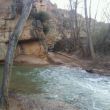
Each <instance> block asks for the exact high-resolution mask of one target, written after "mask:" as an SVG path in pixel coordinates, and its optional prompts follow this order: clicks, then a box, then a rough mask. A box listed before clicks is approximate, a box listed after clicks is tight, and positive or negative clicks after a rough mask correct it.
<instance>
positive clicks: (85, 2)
mask: <svg viewBox="0 0 110 110" xmlns="http://www.w3.org/2000/svg"><path fill="white" fill-rule="evenodd" d="M90 5H91V4H90ZM84 7H85V20H86V31H87V36H88V46H89V50H90V55H91V57H92V59H95V52H94V47H93V42H92V38H91V31H90V30H91V29H90V20H89V18H88V13H87V12H88V11H87V0H84Z"/></svg>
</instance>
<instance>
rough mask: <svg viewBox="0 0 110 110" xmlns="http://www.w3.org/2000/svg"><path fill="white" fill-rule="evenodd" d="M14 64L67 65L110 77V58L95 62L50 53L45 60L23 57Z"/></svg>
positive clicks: (58, 53) (35, 65) (65, 54)
mask: <svg viewBox="0 0 110 110" xmlns="http://www.w3.org/2000/svg"><path fill="white" fill-rule="evenodd" d="M2 64H3V62H2ZM14 64H15V65H21V66H24V65H25V66H32V67H42V66H49V65H57V66H58V65H62V66H65V65H66V66H71V67H80V68H82V69H84V70H86V71H87V72H89V73H97V74H100V75H107V76H110V57H105V58H103V57H100V58H99V57H98V58H96V59H95V61H93V60H91V59H83V58H80V57H77V56H76V55H74V54H67V53H63V52H57V53H53V52H49V53H48V57H47V58H44V59H40V58H36V57H33V56H24V55H21V56H19V57H17V58H16V59H15V61H14Z"/></svg>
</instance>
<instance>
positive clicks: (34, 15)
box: [31, 9, 50, 23]
mask: <svg viewBox="0 0 110 110" xmlns="http://www.w3.org/2000/svg"><path fill="white" fill-rule="evenodd" d="M31 16H32V18H33V19H35V20H40V21H41V22H42V23H44V22H46V21H48V20H49V19H50V18H49V15H48V14H47V13H46V12H43V11H41V12H38V13H37V11H36V10H35V9H34V10H33V11H32V12H31Z"/></svg>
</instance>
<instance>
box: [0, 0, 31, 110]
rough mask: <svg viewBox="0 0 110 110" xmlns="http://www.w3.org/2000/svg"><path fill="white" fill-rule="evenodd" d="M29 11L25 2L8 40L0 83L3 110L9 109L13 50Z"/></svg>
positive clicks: (28, 2) (27, 2) (29, 3)
mask: <svg viewBox="0 0 110 110" xmlns="http://www.w3.org/2000/svg"><path fill="white" fill-rule="evenodd" d="M31 9H32V3H31V0H27V1H26V3H25V6H24V8H23V12H22V14H21V16H20V18H19V21H18V23H17V25H16V27H15V30H14V31H13V33H12V35H11V36H10V38H9V45H8V50H7V54H6V59H5V65H4V71H3V81H2V87H1V98H0V101H1V104H2V107H3V109H4V110H8V109H9V102H8V92H9V82H10V77H11V72H12V66H13V58H14V53H15V49H16V46H17V43H18V39H19V37H20V36H21V34H22V31H23V28H24V25H25V22H26V20H27V19H28V17H29V14H30V12H31Z"/></svg>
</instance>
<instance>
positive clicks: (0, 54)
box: [0, 43, 7, 60]
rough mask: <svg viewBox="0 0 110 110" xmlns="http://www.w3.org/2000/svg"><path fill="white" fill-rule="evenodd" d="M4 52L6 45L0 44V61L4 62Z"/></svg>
mask: <svg viewBox="0 0 110 110" xmlns="http://www.w3.org/2000/svg"><path fill="white" fill-rule="evenodd" d="M6 51H7V46H6V44H4V43H0V60H4V59H5V55H6Z"/></svg>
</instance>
